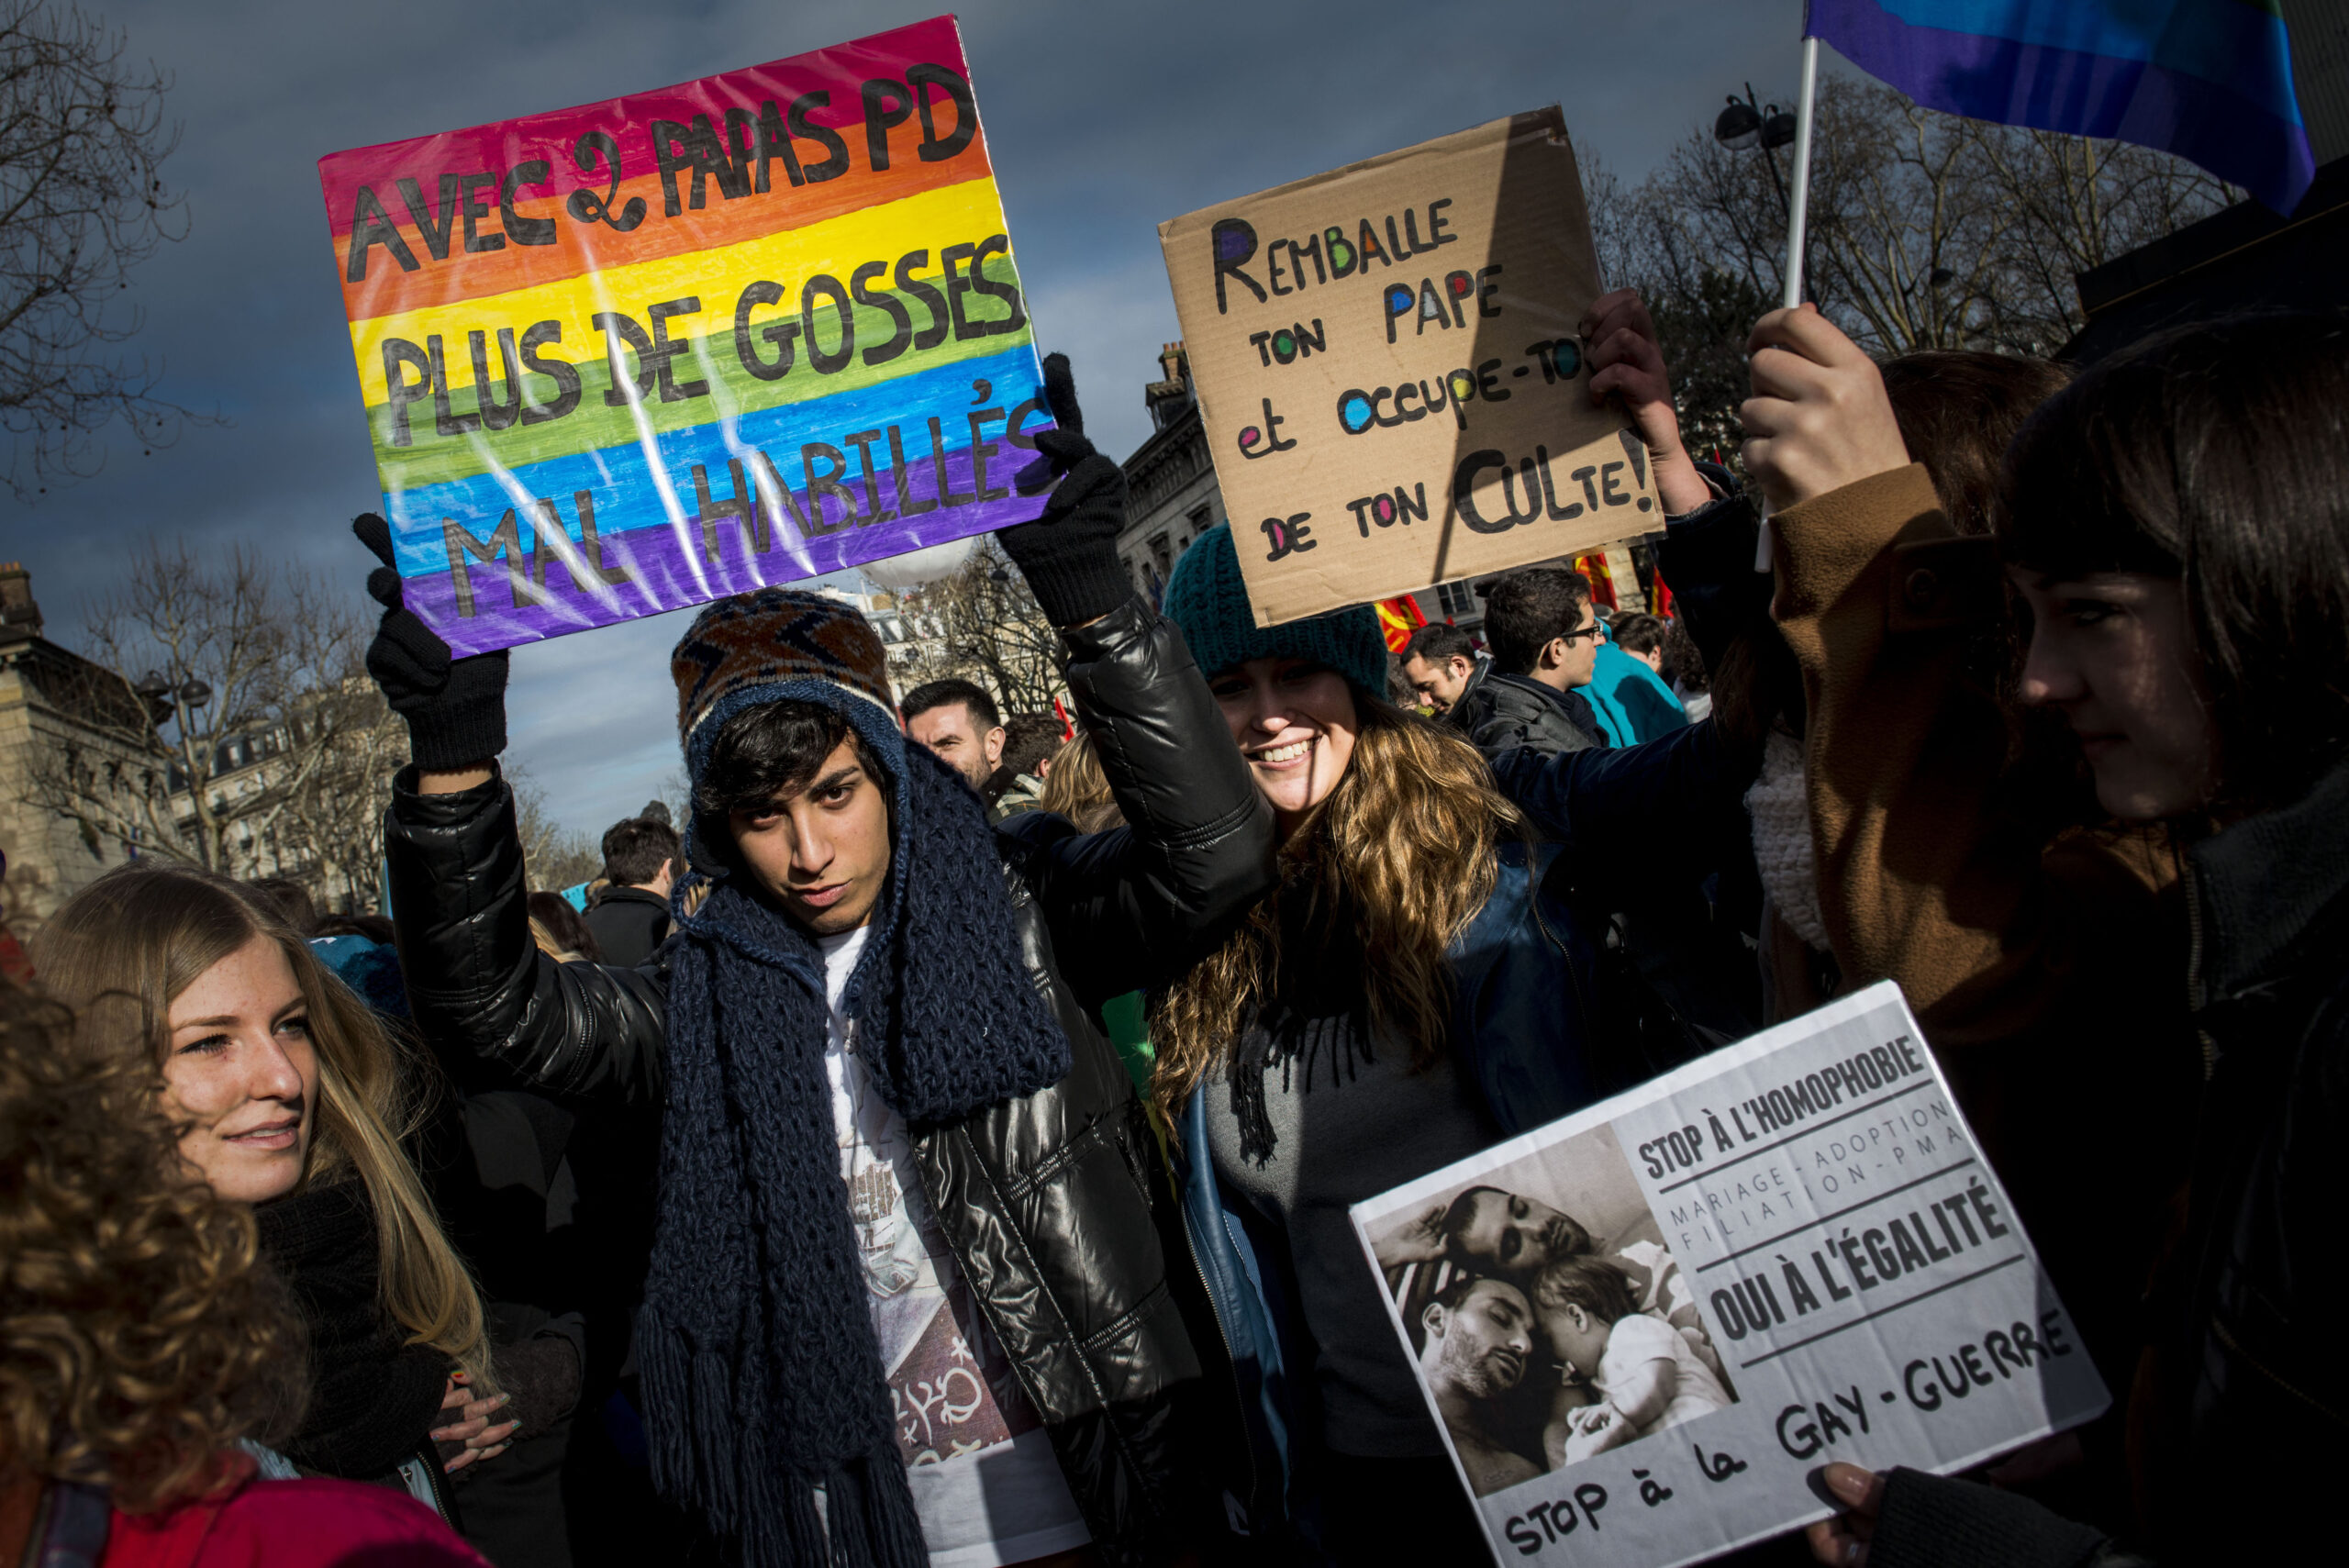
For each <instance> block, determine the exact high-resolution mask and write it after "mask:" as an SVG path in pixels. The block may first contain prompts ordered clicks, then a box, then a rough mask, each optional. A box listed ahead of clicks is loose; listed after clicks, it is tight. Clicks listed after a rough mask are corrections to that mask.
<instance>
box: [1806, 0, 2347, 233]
mask: <svg viewBox="0 0 2349 1568" xmlns="http://www.w3.org/2000/svg"><path fill="white" fill-rule="evenodd" d="M1803 32H1804V36H1805V37H1808V38H1819V39H1824V40H1826V41H1827V42H1829V43H1831V44H1833V45H1834V46H1835V48H1836V49H1837V50H1839V51H1840V52H1841V53H1842V55H1843V57H1844V58H1845V59H1847V60H1849V61H1851V62H1852V63H1853V64H1854V65H1856V66H1858V67H1859V68H1860V69H1861V70H1863V71H1865V72H1868V73H1869V74H1870V75H1872V76H1875V77H1877V78H1878V79H1880V80H1882V81H1884V82H1887V83H1891V84H1892V85H1893V86H1895V87H1898V88H1899V89H1900V90H1901V91H1902V92H1904V93H1906V94H1908V95H1909V96H1910V97H1911V98H1914V99H1915V100H1916V101H1917V102H1918V103H1920V104H1922V105H1924V106H1926V107H1927V108H1932V109H1941V110H1943V111H1944V112H1946V113H1949V114H1954V115H1965V116H1969V117H1972V118H1975V119H1984V120H1996V121H1998V123H2000V124H2002V125H2025V126H2032V127H2034V128H2038V129H2040V130H2053V131H2062V132H2065V133H2067V134H2069V135H2073V136H2092V137H2110V138H2113V139H2118V140H2121V141H2133V142H2136V143H2138V144H2140V145H2142V146H2145V147H2154V148H2159V149H2161V150H2164V151H2165V152H2174V153H2176V154H2177V155H2178V156H2179V157H2181V158H2184V159H2187V160H2188V161H2191V162H2194V163H2199V164H2200V165H2201V166H2202V167H2203V168H2205V169H2208V170H2209V171H2210V172H2212V173H2213V174H2216V175H2218V176H2219V177H2220V178H2221V179H2222V180H2229V181H2232V182H2233V183H2236V184H2238V185H2242V186H2243V187H2244V188H2245V189H2247V190H2249V191H2250V192H2251V194H2252V195H2254V196H2257V197H2258V198H2259V199H2260V200H2261V201H2263V202H2265V203H2266V204H2267V206H2270V207H2273V208H2274V209H2275V210H2277V212H2282V213H2288V212H2290V211H2291V210H2292V209H2293V208H2294V207H2295V206H2299V201H2300V197H2301V196H2302V195H2306V194H2307V192H2308V188H2309V183H2310V181H2312V180H2313V179H2315V177H2316V160H2315V158H2314V156H2313V155H2312V154H2311V153H2310V150H2309V136H2308V128H2307V126H2306V125H2305V124H2304V123H2303V122H2302V121H2301V118H2300V109H2299V98H2298V97H2297V95H2295V94H2294V92H2293V90H2292V59H2291V44H2290V40H2289V39H2288V37H2287V36H2286V34H2285V31H2284V17H2283V14H2282V12H2281V11H2280V10H2279V9H2278V8H2277V0H1809V6H1808V11H1807V15H1806V18H1805V21H1804V25H1803Z"/></svg>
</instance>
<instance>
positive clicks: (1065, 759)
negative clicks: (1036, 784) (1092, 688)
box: [1043, 729, 1126, 833]
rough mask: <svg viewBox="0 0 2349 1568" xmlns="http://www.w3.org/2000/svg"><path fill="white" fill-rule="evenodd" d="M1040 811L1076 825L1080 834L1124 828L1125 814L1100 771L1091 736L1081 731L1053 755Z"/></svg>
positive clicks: (1099, 763) (1098, 757) (1099, 762)
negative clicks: (1042, 810) (1048, 812)
mask: <svg viewBox="0 0 2349 1568" xmlns="http://www.w3.org/2000/svg"><path fill="white" fill-rule="evenodd" d="M1043 808H1044V809H1045V810H1046V811H1051V812H1056V813H1058V814H1059V815H1061V816H1063V817H1067V818H1068V819H1069V821H1071V822H1072V823H1074V824H1075V827H1076V830H1077V831H1078V832H1080V833H1102V832H1107V831H1108V829H1110V828H1121V827H1123V826H1125V821H1126V814H1125V813H1124V812H1122V811H1120V810H1119V809H1118V797H1117V795H1114V794H1112V793H1111V792H1110V789H1109V775H1108V774H1107V773H1103V772H1102V771H1101V753H1100V752H1098V751H1095V750H1094V747H1093V737H1092V736H1090V735H1087V734H1086V733H1085V731H1084V730H1082V729H1080V730H1078V731H1077V732H1076V736H1075V738H1074V740H1070V741H1069V742H1068V743H1067V744H1066V745H1064V746H1063V747H1062V748H1061V749H1060V750H1059V751H1055V752H1053V753H1052V776H1051V777H1050V778H1048V779H1046V780H1045V781H1044V798H1043Z"/></svg>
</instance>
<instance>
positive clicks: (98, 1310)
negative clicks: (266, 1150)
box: [0, 981, 480, 1568]
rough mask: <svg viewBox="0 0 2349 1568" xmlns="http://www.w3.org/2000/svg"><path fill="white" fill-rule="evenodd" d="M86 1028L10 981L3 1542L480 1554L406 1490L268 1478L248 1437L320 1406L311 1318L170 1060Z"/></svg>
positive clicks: (101, 1565) (0, 1275)
mask: <svg viewBox="0 0 2349 1568" xmlns="http://www.w3.org/2000/svg"><path fill="white" fill-rule="evenodd" d="M83 1027H84V1028H88V1027H90V1026H87V1025H84V1026H83ZM77 1046H78V1047H83V1049H76V1047H77ZM86 1046H87V1042H86V1041H84V1040H77V1039H76V1028H75V1023H74V1019H73V1016H72V1014H71V1013H69V1012H68V1011H67V1010H66V1009H65V1008H63V1007H61V1006H57V1005H56V1004H54V1003H50V1002H46V1001H42V1000H39V999H38V998H36V997H34V996H32V995H29V994H28V993H26V992H25V991H23V990H21V989H19V988H18V987H17V986H16V985H14V984H9V983H7V982H6V981H0V1562H19V1561H28V1562H31V1561H37V1562H42V1563H45V1564H46V1563H55V1564H60V1565H90V1568H145V1565H148V1564H157V1563H161V1562H171V1563H173V1564H177V1565H183V1568H203V1565H204V1564H206V1563H212V1562H224V1563H225V1562H239V1561H256V1560H258V1559H257V1558H256V1557H255V1556H254V1553H255V1551H256V1550H257V1549H258V1548H259V1547H260V1544H261V1543H262V1542H264V1541H266V1542H267V1543H268V1551H269V1560H270V1561H271V1562H282V1563H287V1564H295V1565H298V1564H304V1563H314V1562H331V1561H340V1560H341V1559H343V1558H344V1557H346V1556H347V1555H348V1554H350V1553H351V1552H352V1551H355V1550H359V1549H364V1548H381V1549H387V1551H386V1555H384V1557H383V1558H382V1559H381V1561H384V1562H402V1563H414V1564H417V1568H437V1565H441V1564H473V1565H477V1564H478V1563H479V1562H480V1559H478V1558H476V1557H474V1556H473V1554H472V1553H471V1552H470V1551H467V1550H466V1549H465V1548H464V1546H463V1544H462V1542H460V1541H459V1540H457V1539H456V1538H455V1537H454V1536H453V1535H451V1534H450V1533H449V1530H448V1528H447V1527H446V1526H445V1525H443V1524H441V1523H440V1520H439V1519H438V1518H435V1517H434V1516H433V1515H432V1514H431V1512H430V1510H429V1509H427V1508H425V1507H422V1506H421V1505H419V1504H417V1503H416V1502H414V1501H412V1500H410V1499H408V1498H406V1497H403V1496H398V1495H396V1494H395V1493H392V1492H389V1491H386V1490H384V1489H382V1488H378V1487H372V1486H362V1485H354V1484H351V1483H348V1482H340V1481H294V1482H268V1483H261V1484H255V1483H253V1482H252V1476H253V1473H254V1464H253V1462H252V1460H251V1459H250V1458H249V1457H247V1456H246V1455H245V1454H244V1453H242V1452H240V1451H239V1450H238V1448H237V1444H238V1443H239V1440H242V1439H248V1438H252V1439H259V1440H273V1439H276V1438H279V1437H282V1436H283V1435H284V1433H285V1432H286V1431H287V1430H288V1429H290V1428H291V1426H292V1425H293V1423H294V1421H295V1419H296V1418H298V1417H299V1416H300V1414H301V1409H302V1399H303V1392H304V1388H303V1373H302V1367H303V1356H302V1340H301V1330H300V1329H299V1327H298V1325H297V1323H296V1321H295V1317H294V1314H293V1312H292V1309H291V1307H290V1306H289V1305H288V1304H287V1303H285V1302H284V1300H283V1299H282V1296H283V1292H282V1287H280V1286H279V1285H278V1284H276V1282H275V1281H274V1279H273V1277H272V1276H271V1274H270V1273H269V1272H268V1270H267V1269H266V1268H264V1267H262V1264H261V1262H260V1249H259V1244H258V1241H257V1240H256V1237H255V1232H254V1226H253V1218H252V1212H251V1210H250V1208H248V1207H245V1206H243V1205H240V1204H236V1203H232V1202H228V1201H226V1200H224V1199H222V1198H221V1197H220V1196H219V1195H217V1194H216V1193H215V1192H214V1191H213V1190H212V1188H211V1187H210V1186H209V1185H208V1184H206V1182H205V1181H204V1180H203V1179H202V1177H201V1176H200V1175H199V1174H198V1173H195V1171H194V1170H192V1169H190V1168H189V1167H188V1166H187V1165H186V1164H185V1163H184V1162H182V1161H181V1159H180V1158H179V1156H178V1155H177V1153H176V1152H175V1151H174V1147H173V1145H174V1138H173V1129H172V1128H171V1127H170V1126H169V1125H168V1124H167V1123H166V1122H165V1120H164V1118H163V1116H162V1113H161V1110H160V1109H159V1108H158V1106H157V1097H156V1084H155V1083H154V1081H153V1075H152V1073H150V1072H146V1071H142V1070H141V1069H140V1068H139V1066H138V1065H137V1064H136V1062H135V1060H133V1059H131V1058H129V1057H127V1056H126V1054H125V1053H123V1052H120V1051H94V1050H90V1049H86ZM35 1542H38V1550H36V1551H27V1547H28V1544H31V1543H35Z"/></svg>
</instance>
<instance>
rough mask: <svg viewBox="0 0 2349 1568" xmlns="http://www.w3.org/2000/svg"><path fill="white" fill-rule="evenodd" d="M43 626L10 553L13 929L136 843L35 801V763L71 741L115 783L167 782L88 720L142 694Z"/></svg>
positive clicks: (2, 596) (2, 722) (5, 607)
mask: <svg viewBox="0 0 2349 1568" xmlns="http://www.w3.org/2000/svg"><path fill="white" fill-rule="evenodd" d="M41 631H42V623H41V615H40V606H39V605H38V604H36V603H35V602H34V600H33V591H32V574H31V573H28V572H27V571H26V570H25V569H24V568H23V567H22V566H20V565H18V564H17V562H13V561H11V562H6V563H0V854H6V856H7V857H8V862H7V879H6V883H5V884H0V919H5V920H6V923H7V925H8V926H9V928H10V929H13V930H15V931H16V932H17V934H18V935H19V936H23V935H28V934H29V933H30V932H31V930H32V929H34V928H35V927H37V926H39V924H40V922H41V921H43V920H45V919H47V918H48V917H50V915H52V914H54V913H55V912H56V911H57V909H58V908H59V907H60V906H62V905H63V904H64V902H65V901H66V900H67V899H69V898H71V897H72V896H73V895H74V894H76V893H78V892H79V891H81V889H82V888H83V887H85V886H87V885H88V884H90V883H91V882H93V881H94V880H95V879H96V878H97V876H98V875H99V874H100V873H103V872H106V871H108V870H111V869H112V868H113V867H115V866H117V865H120V864H122V863H123V862H125V861H126V860H128V859H130V858H131V857H132V855H133V854H134V853H135V851H134V850H133V849H132V847H131V846H128V845H125V844H121V843H116V842H111V841H109V840H107V839H106V837H105V836H103V835H101V834H99V833H97V832H95V831H94V830H93V829H92V828H89V827H88V826H87V825H85V824H84V823H82V822H79V821H76V820H75V819H74V818H72V817H69V816H65V815H62V814H61V813H59V812H57V811H55V810H52V809H50V808H48V807H45V806H40V805H39V804H37V803H36V801H35V799H34V794H35V787H34V781H35V777H36V770H37V769H39V768H40V767H43V766H47V765H50V764H52V763H53V762H54V761H55V760H56V759H58V758H61V757H63V756H65V755H66V754H67V753H68V752H69V751H71V752H72V753H73V754H75V755H76V756H77V757H78V758H80V759H83V760H85V761H86V762H87V764H88V765H89V766H90V767H92V768H93V769H95V770H97V771H98V772H100V773H102V774H104V775H105V776H106V777H107V778H108V781H109V783H110V784H111V785H112V787H115V788H117V789H125V790H140V789H144V790H146V791H148V792H150V793H161V792H163V791H166V790H168V788H169V781H168V780H166V779H163V778H161V777H158V776H157V774H156V770H155V769H154V767H153V765H152V763H151V762H150V760H149V759H146V758H143V757H140V756H139V755H137V754H136V753H133V752H129V751H125V750H123V749H122V748H121V747H119V746H117V745H116V744H114V743H113V742H111V741H110V740H108V739H107V737H106V734H105V733H104V732H103V731H102V730H101V729H100V728H97V727H96V726H95V725H94V724H92V723H91V722H90V720H91V718H92V717H111V718H112V719H113V720H114V721H116V722H117V723H119V722H121V721H122V720H123V719H124V718H125V717H126V716H135V715H136V713H137V711H138V707H139V698H138V697H137V696H136V695H134V694H133V693H131V692H130V691H129V690H128V689H127V688H125V687H124V685H123V684H122V683H121V682H120V681H119V680H118V679H117V678H116V677H115V676H114V675H113V674H112V673H109V672H107V671H106V670H105V669H104V668H102V667H101V666H99V665H96V664H94V663H92V662H89V661H88V660H86V659H84V658H83V657H82V656H81V655H79V654H77V653H74V652H72V651H71V650H69V649H65V648H61V647H59V646H58V645H57V644H56V643H54V642H51V641H50V640H49V639H47V638H45V637H43V636H42V635H41ZM134 721H135V720H134Z"/></svg>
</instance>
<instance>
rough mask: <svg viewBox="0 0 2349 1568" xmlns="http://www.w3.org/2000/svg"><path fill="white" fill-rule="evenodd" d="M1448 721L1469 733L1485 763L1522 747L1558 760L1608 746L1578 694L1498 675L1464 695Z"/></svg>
mask: <svg viewBox="0 0 2349 1568" xmlns="http://www.w3.org/2000/svg"><path fill="white" fill-rule="evenodd" d="M1444 717H1445V718H1446V719H1447V720H1449V721H1450V722H1451V723H1453V724H1454V725H1457V726H1458V727H1459V728H1461V729H1462V730H1464V731H1465V732H1466V734H1467V736H1468V739H1469V740H1471V741H1473V742H1475V747H1476V750H1478V751H1482V752H1483V753H1484V754H1485V759H1486V761H1487V762H1490V761H1491V760H1492V759H1493V758H1495V757H1497V756H1499V755H1500V754H1501V753H1502V752H1504V751H1516V750H1517V749H1518V748H1520V747H1526V748H1530V749H1531V751H1534V752H1536V753H1537V754H1539V755H1541V756H1544V757H1554V756H1556V755H1557V754H1558V753H1559V752H1561V751H1587V750H1589V749H1591V748H1593V747H1598V748H1601V749H1604V748H1605V746H1606V745H1607V739H1606V736H1605V734H1604V732H1602V731H1601V730H1600V729H1599V728H1598V715H1597V714H1596V713H1594V712H1592V711H1591V706H1590V701H1589V699H1588V698H1586V697H1585V696H1584V695H1582V694H1581V693H1580V692H1556V691H1552V690H1551V689H1550V688H1549V687H1547V686H1544V685H1542V684H1540V683H1538V682H1536V681H1535V680H1534V679H1533V678H1532V677H1531V676H1530V675H1504V674H1502V673H1500V672H1499V671H1497V670H1492V671H1487V672H1486V673H1485V675H1484V678H1483V679H1482V680H1479V681H1477V682H1476V683H1475V684H1474V685H1472V686H1470V687H1469V688H1468V689H1467V690H1466V691H1464V692H1463V693H1461V694H1460V700H1459V702H1457V703H1456V704H1454V705H1453V709H1452V711H1451V712H1450V713H1447V714H1445V715H1444Z"/></svg>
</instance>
